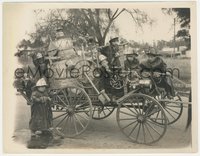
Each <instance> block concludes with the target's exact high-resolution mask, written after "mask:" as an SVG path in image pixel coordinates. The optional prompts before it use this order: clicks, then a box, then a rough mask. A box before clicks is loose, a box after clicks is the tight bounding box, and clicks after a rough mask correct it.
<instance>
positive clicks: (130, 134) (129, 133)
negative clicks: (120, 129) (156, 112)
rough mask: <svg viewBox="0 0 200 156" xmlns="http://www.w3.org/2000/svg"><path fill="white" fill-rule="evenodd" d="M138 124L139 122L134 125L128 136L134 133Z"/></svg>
mask: <svg viewBox="0 0 200 156" xmlns="http://www.w3.org/2000/svg"><path fill="white" fill-rule="evenodd" d="M137 125H138V122H137V124H136V125H135V126H134V127H133V129H132V130H131V132H130V133H129V134H128V136H130V135H131V134H132V133H133V131H134V130H135V128H136V127H137Z"/></svg>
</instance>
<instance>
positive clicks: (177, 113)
mask: <svg viewBox="0 0 200 156" xmlns="http://www.w3.org/2000/svg"><path fill="white" fill-rule="evenodd" d="M165 109H168V110H171V111H172V112H174V113H176V114H178V115H179V112H176V111H174V110H173V109H171V108H167V107H165Z"/></svg>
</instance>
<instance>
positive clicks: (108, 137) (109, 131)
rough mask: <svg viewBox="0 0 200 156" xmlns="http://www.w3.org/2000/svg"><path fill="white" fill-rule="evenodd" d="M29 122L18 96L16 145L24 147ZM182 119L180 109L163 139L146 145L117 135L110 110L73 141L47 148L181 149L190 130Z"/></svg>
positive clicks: (184, 118)
mask: <svg viewBox="0 0 200 156" xmlns="http://www.w3.org/2000/svg"><path fill="white" fill-rule="evenodd" d="M185 100H187V99H185ZM29 119H30V107H29V106H27V105H26V101H25V100H24V99H23V98H22V97H21V96H18V104H17V111H16V125H15V132H14V136H13V138H14V139H15V140H16V143H20V144H24V146H25V145H26V142H27V141H28V140H29V137H30V132H29V129H28V122H29ZM186 120H187V108H184V110H183V114H182V116H181V118H180V119H179V120H178V121H177V122H176V123H174V124H172V125H169V126H168V128H167V132H166V134H165V136H164V137H163V138H162V139H161V140H160V141H159V142H157V143H155V144H153V145H151V146H147V145H141V144H135V143H132V142H130V141H129V140H128V139H127V138H126V136H124V134H123V133H121V131H120V129H119V128H118V125H117V121H116V111H114V112H113V114H111V116H109V117H107V118H106V119H104V120H92V121H91V123H90V125H89V126H88V128H87V130H86V131H85V132H84V133H83V134H82V135H80V136H78V137H77V138H73V139H69V138H65V139H64V140H63V144H62V145H60V146H55V147H49V148H95V149H101V148H117V149H125V148H130V149H139V148H183V147H186V146H190V142H191V130H190V129H189V130H187V131H185V126H186Z"/></svg>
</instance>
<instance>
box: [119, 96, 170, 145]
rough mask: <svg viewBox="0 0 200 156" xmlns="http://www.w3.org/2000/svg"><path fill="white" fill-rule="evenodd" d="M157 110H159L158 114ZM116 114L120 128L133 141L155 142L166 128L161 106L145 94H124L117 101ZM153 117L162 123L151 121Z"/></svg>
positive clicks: (165, 118)
mask: <svg viewBox="0 0 200 156" xmlns="http://www.w3.org/2000/svg"><path fill="white" fill-rule="evenodd" d="M157 112H160V114H159V116H157ZM116 115H117V123H118V125H119V127H120V130H121V131H122V132H123V133H124V134H125V135H126V136H127V137H128V138H129V139H130V140H131V141H132V142H134V143H139V144H152V143H155V142H157V141H159V140H160V139H161V138H162V137H163V136H164V134H165V132H166V129H167V117H166V115H165V112H164V110H163V107H162V106H161V105H160V103H159V102H158V101H157V100H155V99H154V98H152V97H150V96H148V95H145V94H140V93H135V94H129V95H128V96H125V97H124V99H122V100H121V101H120V103H119V106H118V109H117V114H116ZM155 119H156V120H159V121H160V122H162V125H161V124H158V123H156V122H153V121H152V120H155Z"/></svg>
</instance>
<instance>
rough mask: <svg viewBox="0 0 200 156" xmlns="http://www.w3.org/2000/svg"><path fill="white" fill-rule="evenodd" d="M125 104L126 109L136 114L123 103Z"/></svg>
mask: <svg viewBox="0 0 200 156" xmlns="http://www.w3.org/2000/svg"><path fill="white" fill-rule="evenodd" d="M123 106H125V107H126V108H127V109H128V110H130V111H131V112H132V113H134V114H135V115H137V114H136V113H135V112H134V111H133V110H131V109H130V108H129V107H127V106H126V105H123Z"/></svg>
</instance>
